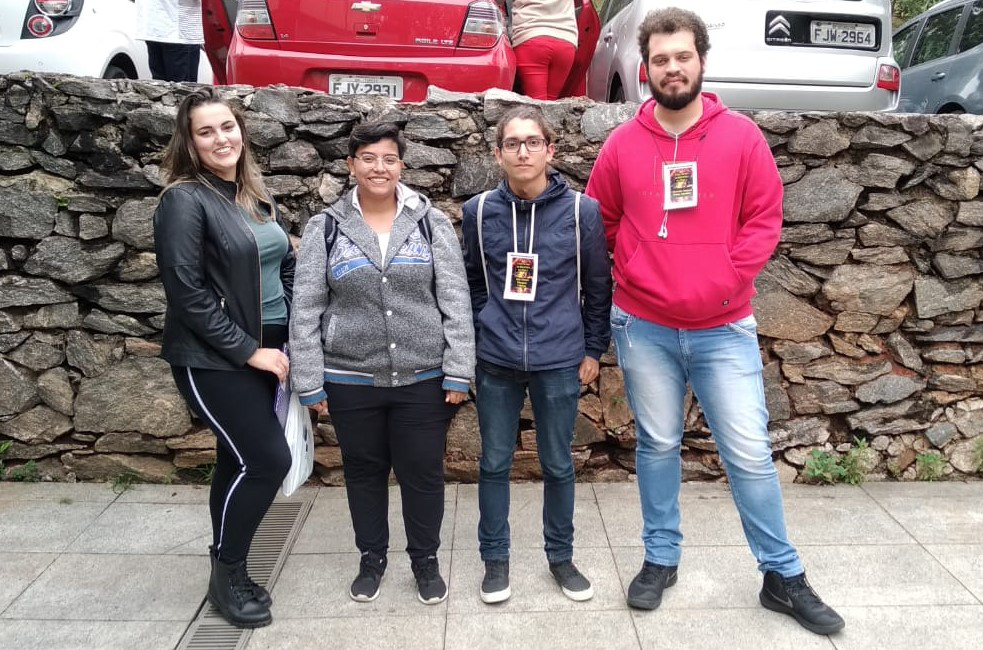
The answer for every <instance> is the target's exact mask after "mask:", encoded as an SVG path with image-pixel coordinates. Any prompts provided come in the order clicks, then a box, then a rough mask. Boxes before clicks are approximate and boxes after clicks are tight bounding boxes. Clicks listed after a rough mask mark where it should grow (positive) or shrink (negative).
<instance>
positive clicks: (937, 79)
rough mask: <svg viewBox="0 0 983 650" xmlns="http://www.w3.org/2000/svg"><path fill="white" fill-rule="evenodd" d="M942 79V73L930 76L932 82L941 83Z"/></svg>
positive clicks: (943, 77)
mask: <svg viewBox="0 0 983 650" xmlns="http://www.w3.org/2000/svg"><path fill="white" fill-rule="evenodd" d="M942 79H945V73H944V72H936V73H935V74H933V75H932V81H941V80H942Z"/></svg>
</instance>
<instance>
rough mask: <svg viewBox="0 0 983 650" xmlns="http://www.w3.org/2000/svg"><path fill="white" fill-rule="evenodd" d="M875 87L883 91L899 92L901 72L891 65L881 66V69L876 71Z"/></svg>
mask: <svg viewBox="0 0 983 650" xmlns="http://www.w3.org/2000/svg"><path fill="white" fill-rule="evenodd" d="M877 87H878V88H882V89H884V90H893V91H898V90H900V89H901V71H900V70H898V69H897V68H896V67H894V66H893V65H888V64H886V63H884V64H881V67H880V68H879V69H878V70H877Z"/></svg>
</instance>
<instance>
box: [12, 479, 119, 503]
mask: <svg viewBox="0 0 983 650" xmlns="http://www.w3.org/2000/svg"><path fill="white" fill-rule="evenodd" d="M116 496H117V495H116V493H115V492H113V491H112V489H111V488H110V486H109V483H12V482H9V481H4V482H0V501H61V500H63V499H71V500H72V501H73V502H92V503H110V502H111V501H113V500H114V499H116Z"/></svg>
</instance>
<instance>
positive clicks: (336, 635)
mask: <svg viewBox="0 0 983 650" xmlns="http://www.w3.org/2000/svg"><path fill="white" fill-rule="evenodd" d="M421 607H422V605H421ZM369 620H370V621H371V624H370V625H366V619H364V618H362V617H350V618H314V619H310V618H303V619H300V618H284V617H283V616H277V615H276V614H274V616H273V624H272V625H270V626H269V627H264V628H261V629H258V630H256V631H255V632H253V635H252V637H251V638H250V639H249V645H248V646H246V647H247V648H248V649H249V650H264V649H268V650H281V649H282V648H290V649H291V650H308V649H310V650H315V649H316V650H321V649H322V648H325V647H330V648H332V650H347V649H350V650H365V649H366V648H373V649H382V648H394V649H395V648H398V649H399V650H417V649H419V650H437V649H439V648H443V647H444V625H445V623H444V619H443V617H439V616H373V617H372V618H371V619H369Z"/></svg>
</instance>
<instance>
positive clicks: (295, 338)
mask: <svg viewBox="0 0 983 650" xmlns="http://www.w3.org/2000/svg"><path fill="white" fill-rule="evenodd" d="M405 149H406V145H405V142H404V141H403V137H402V135H401V133H400V131H399V127H397V126H396V125H394V124H388V123H372V124H363V125H359V126H356V127H355V128H354V129H353V130H352V134H351V137H350V139H349V142H348V154H349V155H348V170H349V172H350V173H351V174H352V176H354V178H355V187H354V188H353V189H352V190H351V191H350V192H348V193H347V194H346V195H345V196H343V197H342V198H340V199H338V201H336V202H335V203H334V204H332V205H331V206H330V207H329V208H328V209H327V210H325V211H324V212H323V213H321V214H318V215H316V216H315V217H313V218H312V219H311V220H310V222H308V224H307V228H306V230H305V231H304V238H303V241H302V243H301V247H300V256H299V261H298V263H297V276H296V283H295V288H294V304H293V313H292V316H291V320H290V352H291V364H290V370H291V383H292V385H293V388H294V390H295V391H297V392H298V393H299V395H300V400H301V402H302V403H303V404H306V405H308V406H310V407H311V408H312V409H314V410H315V411H317V412H318V413H319V414H322V415H323V414H326V413H330V415H331V421H332V423H333V424H334V427H335V431H336V432H337V435H338V443H339V445H340V446H341V454H342V461H343V463H344V472H345V485H346V489H347V493H348V506H349V510H350V512H351V517H352V525H353V527H354V529H355V545H356V546H357V547H358V550H359V551H360V552H361V554H362V555H361V561H360V565H359V571H358V575H357V576H356V578H355V580H354V581H353V582H352V585H351V588H350V590H349V595H350V596H351V598H352V599H353V600H356V601H360V602H368V601H372V600H375V598H376V597H378V595H379V586H380V583H381V582H382V576H383V574H384V572H385V570H386V564H387V559H386V557H387V552H388V550H389V522H388V515H387V513H388V494H389V492H388V485H389V472H390V470H394V471H395V474H396V479H397V480H398V482H399V487H400V493H401V496H402V504H403V524H404V526H405V528H406V540H407V545H406V551H407V553H408V555H409V556H410V561H411V567H412V570H413V574H414V576H415V578H416V583H417V588H418V597H419V599H420V601H421V602H423V603H425V604H428V605H433V604H436V603H439V602H441V601H443V600H444V599H445V598H446V597H447V585H446V584H445V582H444V580H443V578H441V576H440V571H439V566H438V563H437V549H438V548H439V546H440V526H441V522H442V520H443V515H444V470H443V462H444V446H445V442H446V437H447V427H448V425H449V424H450V421H451V418H452V417H453V415H454V413H455V411H456V408H457V405H458V404H460V403H461V402H463V401H464V400H465V399H467V396H468V388H469V385H470V382H471V379H472V377H473V375H474V331H473V329H472V324H471V303H470V298H469V295H468V284H467V280H466V278H465V275H464V262H463V259H462V255H461V248H460V244H459V243H458V239H457V236H456V234H455V232H454V228H453V226H452V225H451V222H450V219H448V218H447V216H446V215H445V214H444V213H443V212H441V211H440V210H438V209H436V208H434V207H433V206H432V205H431V203H430V201H429V200H428V199H427V198H426V197H425V196H423V195H422V194H419V193H417V192H414V191H413V190H411V189H410V188H408V187H406V186H405V185H403V184H402V183H400V182H399V179H400V172H401V171H402V168H403V162H402V157H403V153H404V151H405Z"/></svg>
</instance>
